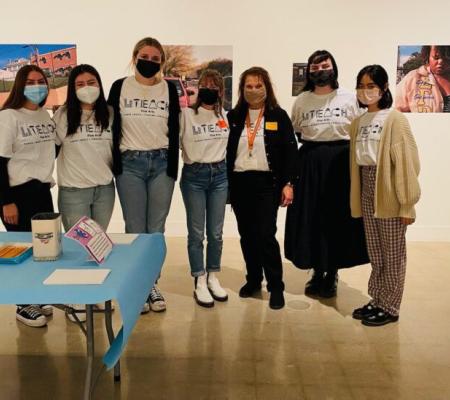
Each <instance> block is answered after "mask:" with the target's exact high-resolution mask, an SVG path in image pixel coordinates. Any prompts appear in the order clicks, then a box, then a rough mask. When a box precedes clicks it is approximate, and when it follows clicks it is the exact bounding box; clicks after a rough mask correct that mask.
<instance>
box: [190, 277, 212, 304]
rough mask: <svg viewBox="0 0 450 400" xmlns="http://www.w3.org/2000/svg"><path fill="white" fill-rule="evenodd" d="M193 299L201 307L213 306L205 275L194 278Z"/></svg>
mask: <svg viewBox="0 0 450 400" xmlns="http://www.w3.org/2000/svg"><path fill="white" fill-rule="evenodd" d="M194 299H195V301H196V302H197V304H198V305H200V306H202V307H213V306H214V299H213V298H212V297H211V293H209V290H208V285H207V284H206V275H201V276H199V277H196V278H195V290H194Z"/></svg>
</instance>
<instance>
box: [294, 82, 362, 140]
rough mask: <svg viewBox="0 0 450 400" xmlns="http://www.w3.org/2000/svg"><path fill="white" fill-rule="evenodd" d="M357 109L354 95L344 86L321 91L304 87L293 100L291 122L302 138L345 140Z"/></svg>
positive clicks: (359, 110) (356, 115)
mask: <svg viewBox="0 0 450 400" xmlns="http://www.w3.org/2000/svg"><path fill="white" fill-rule="evenodd" d="M361 113H362V110H361V109H360V108H359V106H358V101H357V100H356V95H355V94H354V93H352V92H349V91H347V90H345V89H337V90H334V91H332V92H331V93H329V94H324V95H318V94H315V93H313V92H309V91H308V92H303V93H300V94H299V95H298V97H297V99H296V100H295V103H294V106H293V107H292V124H293V126H294V130H295V132H300V133H301V135H302V139H305V140H309V141H317V142H329V141H334V140H343V139H344V140H348V139H349V128H350V124H351V122H352V121H353V120H354V119H355V118H356V117H358V116H359V115H361Z"/></svg>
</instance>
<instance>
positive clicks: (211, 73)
mask: <svg viewBox="0 0 450 400" xmlns="http://www.w3.org/2000/svg"><path fill="white" fill-rule="evenodd" d="M207 79H211V80H212V81H213V82H214V84H215V85H216V86H217V87H218V88H219V98H218V99H217V102H216V104H214V113H215V114H216V117H220V116H222V104H223V91H224V84H223V78H222V75H221V74H220V73H219V72H218V71H216V70H215V69H205V70H204V71H203V72H202V74H201V75H200V78H199V80H198V86H199V88H200V85H201V84H203V83H204V82H205V81H206V80H207ZM201 105H202V101H201V100H200V97H198V96H197V101H196V102H195V104H194V105H193V106H192V108H193V109H194V110H195V113H196V114H198V109H199V107H200V106H201Z"/></svg>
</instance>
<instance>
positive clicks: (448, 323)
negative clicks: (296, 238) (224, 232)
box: [0, 238, 450, 400]
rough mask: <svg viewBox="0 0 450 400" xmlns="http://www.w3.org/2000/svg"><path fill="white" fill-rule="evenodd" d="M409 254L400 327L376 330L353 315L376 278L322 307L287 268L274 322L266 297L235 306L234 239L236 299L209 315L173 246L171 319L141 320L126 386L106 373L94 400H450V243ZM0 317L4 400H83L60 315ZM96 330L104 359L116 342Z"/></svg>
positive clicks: (239, 270)
mask: <svg viewBox="0 0 450 400" xmlns="http://www.w3.org/2000/svg"><path fill="white" fill-rule="evenodd" d="M408 251H409V253H408V256H409V263H408V274H407V283H406V290H405V296H404V302H403V306H402V311H401V318H400V321H399V323H397V324H390V325H387V326H385V327H381V328H368V327H363V326H362V325H361V324H360V323H359V322H358V321H355V320H353V319H352V318H351V312H352V310H353V309H354V308H355V307H357V306H360V305H362V304H365V303H366V302H367V300H368V297H367V294H366V293H367V292H366V290H367V289H366V288H367V280H368V276H369V273H370V268H369V266H364V267H359V268H354V269H351V270H345V271H342V272H341V274H340V277H341V278H340V283H339V291H338V297H337V298H336V299H333V300H327V301H318V300H313V299H310V298H307V297H305V296H304V294H303V288H304V284H305V282H306V281H307V280H308V279H309V275H308V273H307V272H305V271H300V270H297V269H296V268H294V267H293V266H292V265H290V264H285V283H286V293H285V295H286V307H285V308H284V309H283V310H281V311H272V310H270V309H269V308H268V295H267V292H265V291H263V294H262V297H261V298H260V299H240V298H239V297H238V295H237V292H238V290H239V288H240V286H241V285H242V283H243V282H244V273H243V261H242V257H241V253H240V248H239V243H238V241H237V240H235V239H227V240H225V246H224V256H223V272H222V274H221V276H222V279H221V280H222V283H223V286H224V287H226V288H229V297H230V299H229V301H228V302H227V303H224V304H216V306H215V307H214V308H212V309H204V308H201V307H199V306H197V305H196V304H195V303H194V300H193V298H192V289H193V283H192V280H191V278H190V275H189V272H188V264H187V254H186V250H185V239H182V238H169V239H168V257H167V261H166V265H165V267H164V272H163V277H162V279H161V281H160V288H161V289H162V291H163V293H164V295H165V296H166V300H167V304H168V309H167V312H165V313H163V314H155V313H150V314H147V315H145V316H143V317H142V318H141V319H140V321H139V322H138V324H137V325H136V327H135V330H134V333H133V335H132V337H131V339H130V341H129V343H128V346H127V349H126V351H125V353H124V355H123V358H122V382H121V384H120V385H118V384H114V383H113V379H112V374H111V373H110V372H107V373H104V374H103V375H102V376H101V377H100V379H99V382H98V385H97V387H96V391H95V394H94V399H132V400H135V399H136V400H140V399H158V400H163V399H176V400H188V399H196V400H201V399H214V400H216V399H217V400H222V399H237V400H255V399H258V400H263V399H270V400H278V399H280V400H290V399H295V400H297V399H308V400H309V399H311V400H313V399H314V400H316V399H317V400H338V399H345V400H347V399H355V400H379V399H383V400H399V399H408V400H421V399H422V400H441V399H442V400H444V399H450V290H449V285H450V283H449V282H450V263H449V261H450V243H411V244H410V245H409V248H408ZM116 314H117V315H116V317H115V319H116V322H115V325H116V327H117V326H119V324H120V321H119V318H118V317H119V313H118V312H117V311H116ZM0 317H1V321H2V324H1V325H2V326H1V328H0V399H1V400H15V399H22V400H35V399H80V398H81V397H82V392H83V378H84V371H85V358H84V354H85V353H84V352H85V341H84V336H83V335H82V333H81V332H80V331H79V329H78V328H77V327H76V326H75V325H74V324H72V323H70V322H69V321H67V320H66V318H65V317H64V314H63V313H62V312H61V311H59V310H56V311H55V315H54V317H53V318H52V320H51V322H50V323H49V325H48V327H47V328H42V329H33V328H28V327H26V326H24V325H22V324H20V323H18V322H16V320H15V316H14V307H13V306H0ZM96 320H97V321H98V322H97V328H96V330H97V332H96V337H97V342H96V346H97V348H96V352H97V354H98V355H99V357H100V356H101V355H102V354H103V353H104V351H105V348H106V347H107V338H106V334H105V332H104V330H103V325H102V324H101V316H99V315H98V316H96ZM97 363H98V365H100V359H98V360H97Z"/></svg>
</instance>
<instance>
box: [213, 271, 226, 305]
mask: <svg viewBox="0 0 450 400" xmlns="http://www.w3.org/2000/svg"><path fill="white" fill-rule="evenodd" d="M208 289H209V291H210V292H211V295H212V297H213V298H214V300H217V301H227V300H228V294H227V292H226V291H225V289H224V288H223V287H222V286H220V282H219V279H217V275H216V273H215V272H210V273H209V274H208Z"/></svg>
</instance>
